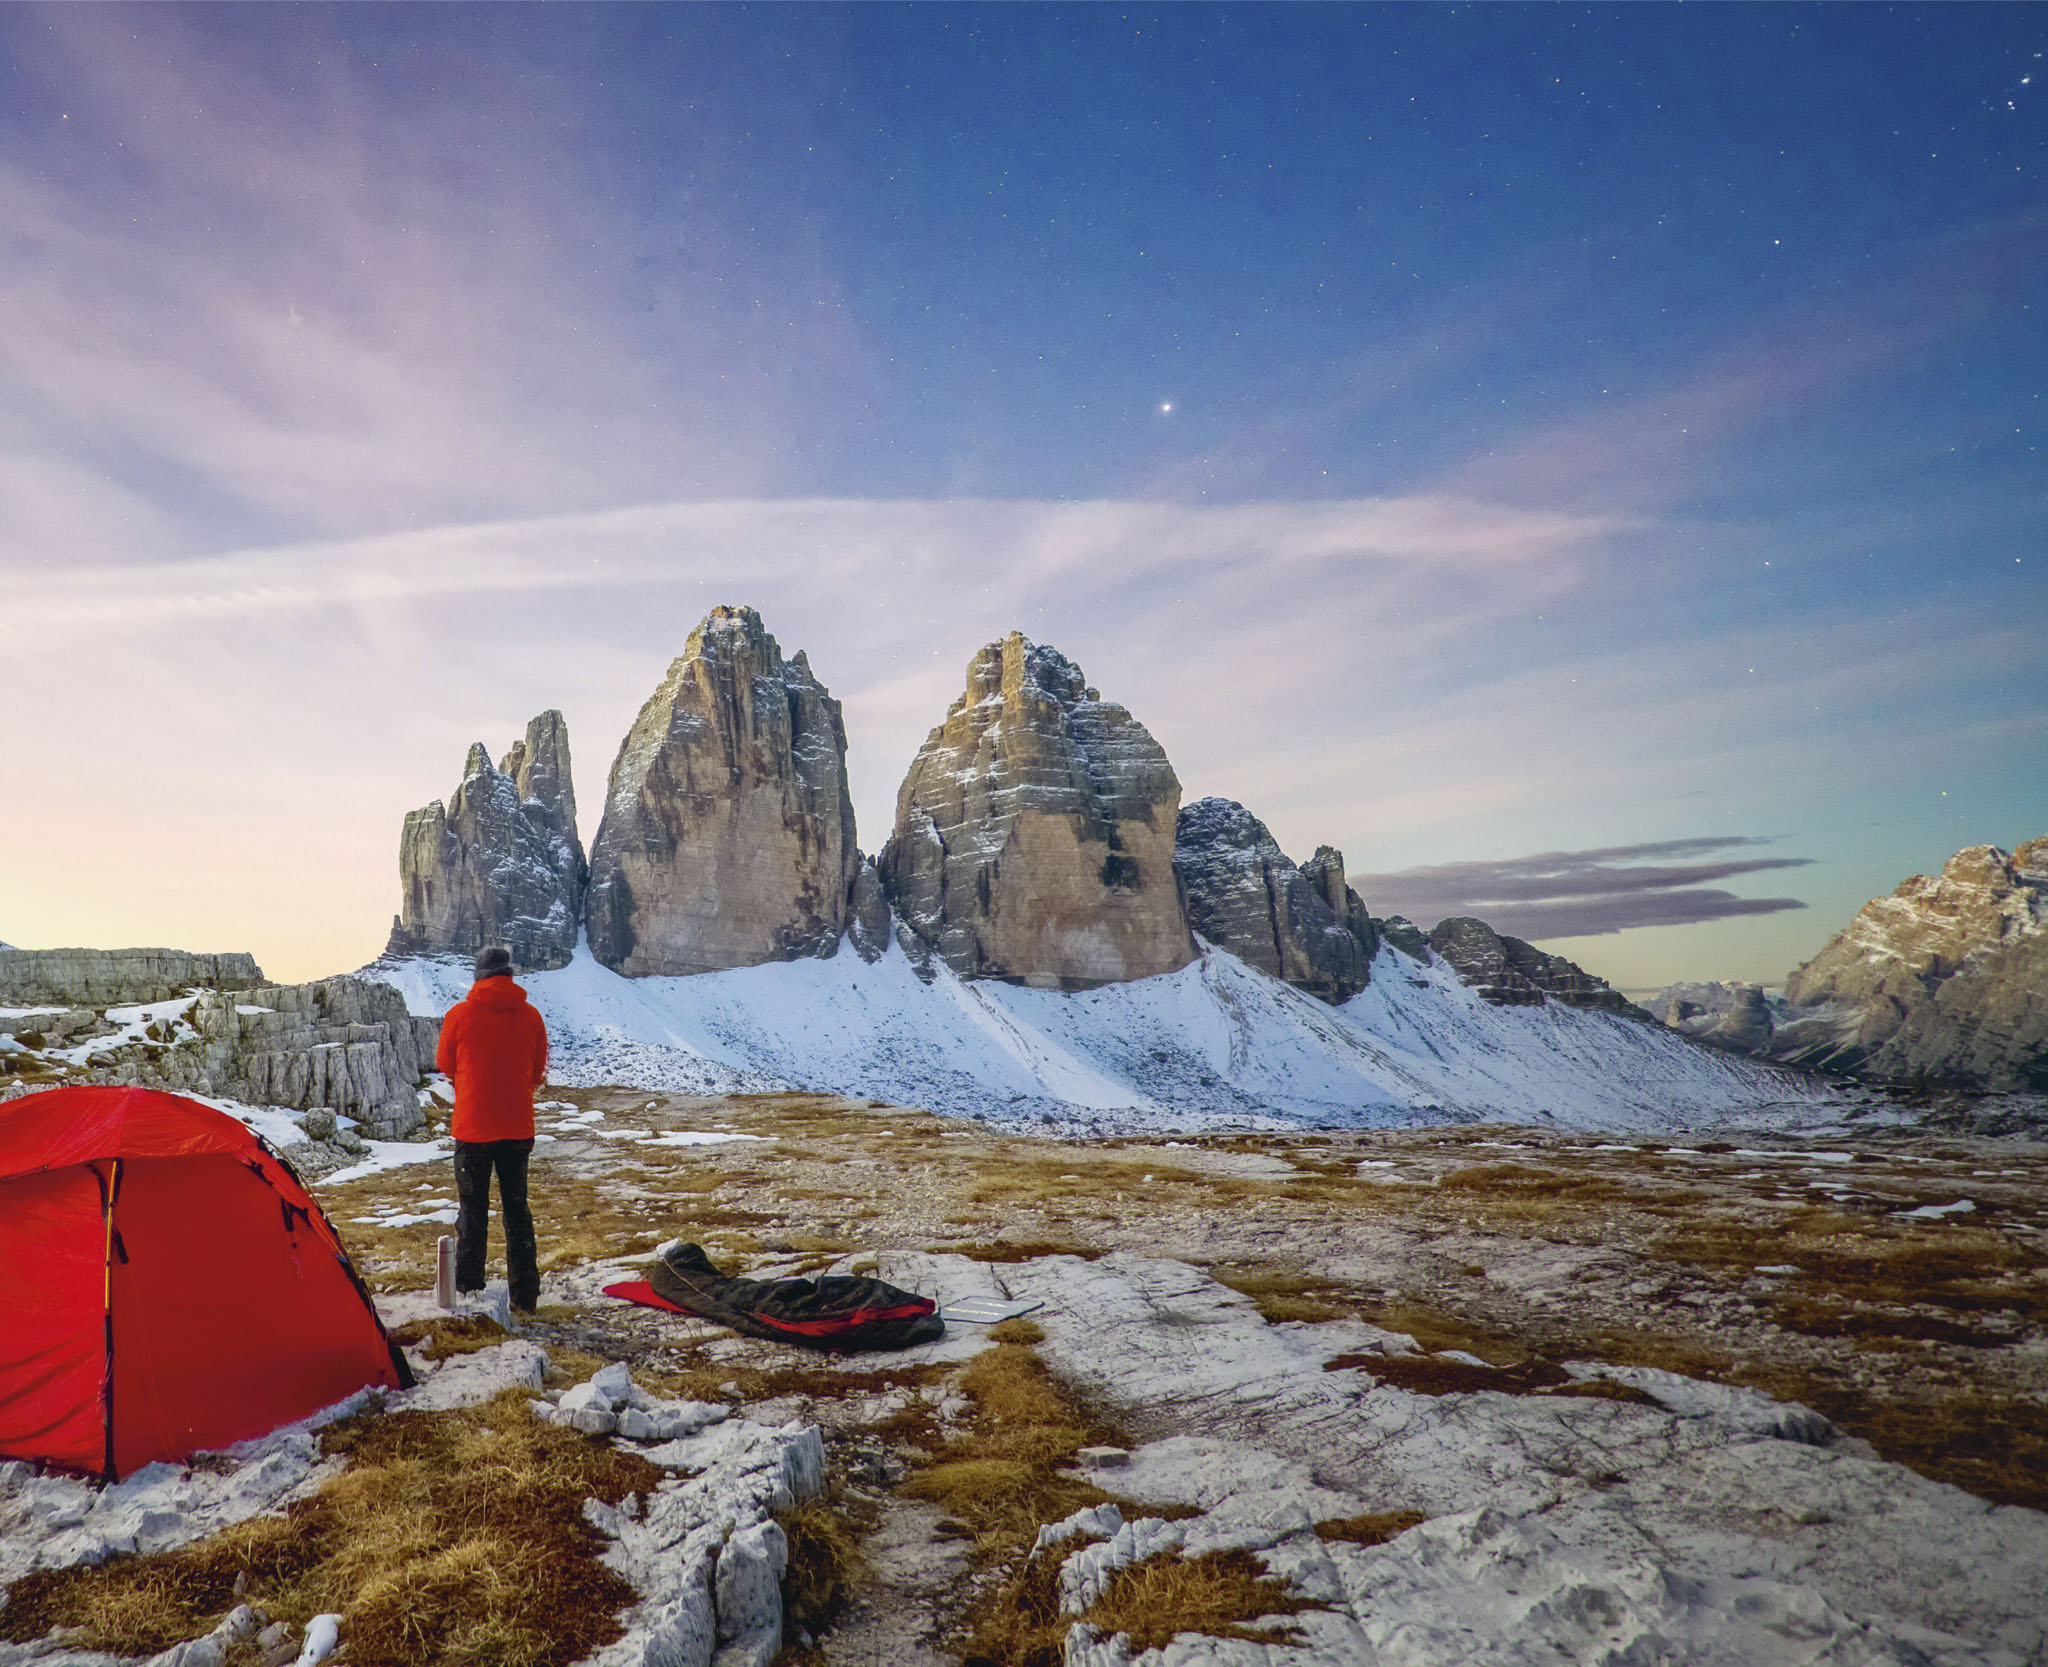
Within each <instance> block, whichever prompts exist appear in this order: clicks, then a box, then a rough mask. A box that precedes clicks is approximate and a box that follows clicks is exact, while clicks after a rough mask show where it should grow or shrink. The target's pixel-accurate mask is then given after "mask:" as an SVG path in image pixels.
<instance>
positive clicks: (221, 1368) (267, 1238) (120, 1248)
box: [0, 1088, 411, 1481]
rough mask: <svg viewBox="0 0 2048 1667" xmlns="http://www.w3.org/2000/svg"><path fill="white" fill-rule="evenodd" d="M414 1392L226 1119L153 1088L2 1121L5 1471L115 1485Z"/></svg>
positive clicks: (280, 1175) (360, 1302)
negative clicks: (362, 1395) (20, 1467)
mask: <svg viewBox="0 0 2048 1667" xmlns="http://www.w3.org/2000/svg"><path fill="white" fill-rule="evenodd" d="M410 1378H411V1373H410V1372H408V1371H407V1370H406V1369H405V1362H404V1357H403V1356H402V1355H400V1354H399V1353H398V1352H397V1350H396V1349H394V1348H393V1347H392V1345H391V1342H390V1340H389V1339H388V1338H387V1337H386V1336H385V1334H384V1326H383V1323H382V1322H381V1321H380V1320H379V1319H378V1318H377V1311H376V1309H375V1308H374V1307H373V1306H372V1305H371V1302H370V1296H369V1292H368V1291H366V1290H365V1289H364V1287H363V1283H362V1280H361V1279H360V1278H359V1277H358V1276H357V1274H356V1271H355V1268H354V1267H353V1266H352V1265H351V1264H350V1262H349V1259H348V1253H347V1252H346V1251H344V1250H343V1249H342V1248H341V1241H340V1239H338V1238H337V1237H336V1236H335V1232H334V1229H333V1227H332V1226H330V1225H329V1223H328V1220H327V1218H326V1216H324V1215H322V1214H321V1212H320V1206H319V1205H318V1204H316V1203H314V1202H313V1200H312V1198H311V1197H310V1196H309V1195H308V1194H307V1192H306V1189H305V1188H304V1187H303V1186H301V1185H300V1184H299V1180H298V1177H297V1176H295V1175H294V1174H293V1173H292V1172H291V1170H290V1168H289V1167H287V1166H286V1165H285V1163H284V1162H283V1161H282V1160H281V1159H280V1158H279V1157H278V1156H277V1154H276V1153H275V1152H273V1151H272V1150H271V1149H270V1148H269V1146H267V1145H266V1144H265V1143H264V1142H263V1141H262V1140H261V1139H259V1138H258V1137H257V1136H256V1135H255V1134H253V1133H251V1132H250V1131H249V1130H248V1129H247V1128H245V1127H244V1126H243V1125H242V1124H240V1123H238V1122H236V1121H235V1120H234V1119H233V1118H232V1117H228V1116H224V1115H223V1114H222V1113H220V1112H218V1111H215V1110H213V1109H212V1108H211V1107H209V1106H203V1105H200V1104H199V1103H198V1102H196V1101H193V1100H188V1099H185V1098H184V1097H183V1096H181V1095H177V1094H166V1093H163V1092H161V1091H159V1090H156V1089H149V1088H59V1089H53V1090H50V1091H48V1092H46V1093H41V1094H29V1095H24V1096H23V1097H22V1098H21V1099H19V1100H14V1101H11V1102H10V1103H8V1104H6V1105H0V1458H10V1459H30V1460H38V1461H41V1462H44V1463H47V1464H50V1465H52V1466H55V1467H59V1468H62V1469H65V1470H73V1471H82V1472H85V1473H87V1474H89V1475H96V1476H101V1477H104V1478H106V1479H108V1480H110V1481H111V1480H114V1479H116V1478H118V1477H121V1476H125V1475H127V1474H128V1473H129V1472H130V1471H132V1470H134V1469H136V1468H137V1467H138V1466H140V1465H144V1464H147V1463H148V1462H149V1461H150V1460H151V1459H170V1460H173V1461H178V1460H183V1459H185V1458H188V1457H189V1456H190V1455H192V1454H193V1453H196V1452H203V1451H206V1450H208V1449H211V1448H218V1447H225V1446H228V1445H230V1444H231V1443H233V1442H237V1441H242V1440H246V1439H247V1438H248V1437H250V1436H258V1435H263V1434H265V1433H266V1432H268V1431H270V1430H274V1429H276V1428H277V1426H278V1425H280V1424H286V1423H289V1422H291V1420H293V1419H294V1418H303V1417H304V1416H306V1414H308V1413H310V1412H315V1411H317V1410H318V1409H319V1408H321V1407H324V1406H327V1405H329V1404H331V1403H332V1402H335V1401H338V1400H341V1399H342V1398H343V1397H344V1396H347V1395H349V1394H351V1393H353V1392H354V1391H355V1390H358V1389H360V1388H362V1387H363V1386H364V1385H366V1384H382V1385H386V1386H397V1385H399V1384H401V1383H402V1382H405V1381H409V1380H410Z"/></svg>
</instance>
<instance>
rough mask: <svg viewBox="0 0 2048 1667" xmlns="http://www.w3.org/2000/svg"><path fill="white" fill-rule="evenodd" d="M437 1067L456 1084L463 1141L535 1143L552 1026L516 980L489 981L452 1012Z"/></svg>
mask: <svg viewBox="0 0 2048 1667" xmlns="http://www.w3.org/2000/svg"><path fill="white" fill-rule="evenodd" d="M434 1063H435V1064H436V1065H437V1066H439V1067H440V1069H441V1070H443V1071H445V1072H446V1073H447V1074H448V1076H449V1077H451V1078H452V1079H453V1080H454V1083H455V1116H454V1118H453V1119H452V1120H451V1124H450V1131H449V1132H450V1133H452V1134H453V1135H454V1136H455V1138H456V1139H457V1140H531V1139H532V1138H533V1091H534V1090H535V1089H536V1088H538V1087H540V1085H541V1083H542V1082H544V1081H545V1080H546V1079H547V1074H548V1027H547V1026H546V1024H544V1023H543V1022H542V1020H541V1016H540V1010H539V1009H538V1008H536V1007H535V1006H534V1005H533V1004H532V1003H531V1002H529V1001H528V1000H527V999H526V992H525V991H524V990H522V989H520V987H519V986H518V985H517V984H515V983H513V982H512V980H511V979H509V978H485V979H481V980H479V981H478V982H477V983H475V984H473V985H471V986H470V991H469V995H468V996H467V998H465V999H464V1000H462V1001H458V1002H457V1003H456V1004H455V1005H454V1006H453V1007H451V1008H449V1009H448V1017H447V1018H445V1019H443V1020H442V1021H441V1045H440V1047H439V1048H438V1049H436V1050H435V1054H434Z"/></svg>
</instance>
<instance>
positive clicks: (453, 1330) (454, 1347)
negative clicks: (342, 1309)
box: [391, 1314, 506, 1360]
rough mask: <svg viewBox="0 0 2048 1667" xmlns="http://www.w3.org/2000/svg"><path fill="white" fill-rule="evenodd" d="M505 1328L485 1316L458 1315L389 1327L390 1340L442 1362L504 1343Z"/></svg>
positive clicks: (436, 1317) (437, 1316)
mask: <svg viewBox="0 0 2048 1667" xmlns="http://www.w3.org/2000/svg"><path fill="white" fill-rule="evenodd" d="M505 1336H506V1333H505V1328H504V1327H503V1326H501V1325H499V1324H498V1322H497V1321H496V1320H494V1319H492V1318H491V1317H490V1316H489V1315H488V1314H460V1315H450V1316H448V1317H447V1318H445V1319H444V1318H442V1317H440V1316H439V1315H436V1316H435V1317H433V1318H432V1319H426V1320H414V1321H412V1322H411V1323H410V1324H408V1325H402V1326H393V1327H392V1328H391V1340H392V1342H394V1343H402V1344H404V1345H405V1346H406V1347H407V1348H419V1349H420V1350H421V1352H422V1353H423V1354H425V1355H426V1357H427V1358H428V1359H429V1360H446V1359H447V1358H448V1357H449V1356H450V1355H457V1354H475V1353H476V1352H477V1351H478V1350H479V1349H488V1348H490V1347H491V1346H492V1345H494V1344H497V1343H502V1342H504V1341H505Z"/></svg>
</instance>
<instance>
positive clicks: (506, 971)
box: [476, 943, 512, 979]
mask: <svg viewBox="0 0 2048 1667" xmlns="http://www.w3.org/2000/svg"><path fill="white" fill-rule="evenodd" d="M476 975H477V977H478V978H480V979H481V978H510V977H511V976H512V951H511V950H509V949H507V948H506V947H505V946H504V945H503V944H501V943H494V944H488V945H486V946H485V947H484V948H482V949H479V950H478V951H477V952H476Z"/></svg>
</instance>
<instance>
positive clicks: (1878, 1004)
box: [1769, 836, 2048, 1092]
mask: <svg viewBox="0 0 2048 1667" xmlns="http://www.w3.org/2000/svg"><path fill="white" fill-rule="evenodd" d="M2044 992H2048V836H2044V837H2043V838H2040V839H2035V840H2031V841H2029V842H2028V843H2026V844H2024V845H2022V846H2020V847H2019V849H2018V850H2016V851H2014V852H2012V853H2011V854H2009V855H2008V854H2007V853H2006V852H2005V851H2002V850H2000V849H1999V848H1998V847H1997V846H1995V845H1976V846H1972V847H1970V848H1969V849H1967V850H1963V851H1958V852H1957V853H1956V854H1955V855H1954V856H1952V857H1951V858H1949V860H1948V861H1947V863H1945V864H1944V865H1943V867H1942V871H1941V873H1940V874H1939V875H1937V876H1934V877H1932V878H1929V877H1928V876H1926V875H1915V876H1914V877H1913V878H1912V879H1910V880H1907V881H1906V882H1905V883H1904V884H1903V885H1901V886H1900V887H1899V888H1898V890H1897V891H1896V892H1894V893H1893V894H1892V895H1891V896H1890V897H1880V898H1877V899H1875V900H1874V901H1872V902H1870V903H1866V904H1865V905H1864V906H1863V908H1862V909H1861V910H1860V911H1859V912H1858V913H1857V916H1856V918H1855V919H1854V920H1853V921H1851V922H1850V923H1849V925H1848V926H1847V927H1845V928H1844V929H1843V930H1842V931H1840V932H1837V933H1836V934H1835V935H1834V937H1833V938H1831V939H1829V940H1828V943H1827V945H1826V947H1825V948H1823V949H1822V950H1821V952H1820V953H1819V954H1818V955H1816V956H1815V957H1814V958H1813V959H1812V960H1810V961H1808V962H1807V963H1806V964H1805V965H1804V966H1802V967H1800V968H1799V969H1798V970H1797V971H1795V972H1793V973H1792V974H1791V975H1790V976H1789V977H1787V979H1786V980H1785V1003H1786V1008H1787V1010H1786V1011H1785V1012H1784V1013H1783V1014H1782V1015H1781V1016H1780V1019H1779V1022H1778V1026H1777V1028H1776V1031H1775V1033H1774V1034H1773V1035H1772V1036H1771V1037H1770V1039H1769V1054H1770V1057H1771V1058H1773V1059H1777V1060H1781V1061H1784V1062H1785V1063H1788V1064H1796V1065H1806V1066H1811V1067H1816V1068H1819V1069H1824V1070H1830V1071H1847V1072H1852V1073H1854V1074H1856V1075H1859V1076H1865V1077H1872V1078H1877V1079H1880V1080H1884V1081H1891V1082H1900V1083H1912V1084H1921V1083H1932V1084H1942V1085H1951V1086H1956V1087H1967V1088H1985V1089H1994V1090H2031V1091H2034V1092H2041V1091H2044V1090H2048V994H2044Z"/></svg>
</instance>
